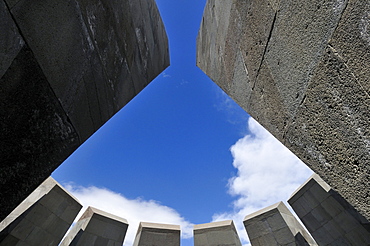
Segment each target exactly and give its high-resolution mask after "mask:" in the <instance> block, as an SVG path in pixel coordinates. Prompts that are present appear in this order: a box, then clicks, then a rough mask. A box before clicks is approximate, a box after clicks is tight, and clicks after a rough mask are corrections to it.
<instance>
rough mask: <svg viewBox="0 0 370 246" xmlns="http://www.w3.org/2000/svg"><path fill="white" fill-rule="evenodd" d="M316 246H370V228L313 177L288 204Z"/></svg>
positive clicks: (342, 200) (334, 192) (352, 209)
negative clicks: (317, 245) (313, 239)
mask: <svg viewBox="0 0 370 246" xmlns="http://www.w3.org/2000/svg"><path fill="white" fill-rule="evenodd" d="M288 202H289V204H290V205H291V206H292V208H293V209H294V211H295V212H296V214H297V215H298V217H299V218H300V219H301V221H302V222H303V224H304V225H305V226H306V228H307V230H308V231H309V232H310V233H311V235H312V236H313V237H314V238H315V240H316V242H317V243H318V244H319V245H348V246H350V245H370V224H369V221H367V220H366V219H365V218H364V217H363V216H361V215H360V214H359V213H358V212H357V211H356V210H355V209H354V208H353V207H352V206H351V205H350V204H349V203H348V202H347V201H346V200H344V199H343V198H342V197H341V196H340V195H339V194H338V193H337V192H336V191H334V190H333V189H332V188H331V187H330V186H329V185H328V184H327V183H325V182H324V181H323V180H322V179H321V178H320V177H319V176H318V175H317V174H313V175H312V176H311V177H310V178H309V179H308V180H307V181H306V182H305V183H304V184H303V185H302V186H301V187H299V188H298V189H297V190H296V191H295V192H294V193H293V194H292V196H291V198H290V199H289V200H288Z"/></svg>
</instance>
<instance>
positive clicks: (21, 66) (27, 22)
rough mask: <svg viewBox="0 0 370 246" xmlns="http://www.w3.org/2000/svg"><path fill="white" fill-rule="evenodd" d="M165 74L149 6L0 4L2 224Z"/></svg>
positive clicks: (0, 0)
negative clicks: (34, 191) (105, 124)
mask: <svg viewBox="0 0 370 246" xmlns="http://www.w3.org/2000/svg"><path fill="white" fill-rule="evenodd" d="M107 40H109V42H108V41H107ZM168 65H169V51H168V42H167V35H166V31H165V28H164V25H163V22H162V20H161V17H160V14H159V11H158V9H157V6H156V3H155V0H124V1H111V0H91V1H85V0H66V1H59V0H34V1H32V2H30V1H25V0H20V1H18V0H16V1H14V0H0V129H1V136H0V160H1V170H0V187H1V189H0V198H1V199H0V208H1V209H0V220H3V219H4V218H5V217H6V216H7V215H8V214H9V213H10V212H11V211H12V210H13V209H14V208H15V207H16V206H17V205H18V204H20V203H21V202H22V201H23V200H24V199H25V198H26V197H27V196H28V195H29V194H30V193H31V192H32V191H33V190H34V189H35V188H36V187H37V186H38V185H40V184H41V183H42V181H44V180H45V179H46V178H47V177H48V176H50V174H51V173H52V172H53V171H54V170H55V169H56V168H57V167H58V166H59V165H60V164H61V163H62V162H63V161H64V160H65V159H66V158H67V157H68V156H69V155H70V154H72V153H73V151H74V150H76V149H77V148H78V147H79V146H80V145H81V144H82V143H83V142H84V141H85V140H86V139H87V138H89V137H90V136H91V135H92V134H93V133H94V132H95V131H96V130H97V129H99V128H100V127H101V126H102V125H103V124H104V123H105V122H107V121H108V120H109V119H110V118H111V117H112V116H113V115H114V114H115V113H117V112H118V111H119V110H120V109H121V108H122V107H123V106H124V105H126V104H127V103H128V102H129V101H130V100H131V99H132V98H133V97H135V96H136V95H137V94H138V93H139V92H140V91H141V90H142V89H143V88H144V87H145V86H146V85H148V84H149V82H151V81H152V80H153V79H154V78H155V77H156V76H157V75H158V74H159V73H161V72H162V71H163V70H164V69H165V68H166V67H167V66H168ZM14 184H17V185H14Z"/></svg>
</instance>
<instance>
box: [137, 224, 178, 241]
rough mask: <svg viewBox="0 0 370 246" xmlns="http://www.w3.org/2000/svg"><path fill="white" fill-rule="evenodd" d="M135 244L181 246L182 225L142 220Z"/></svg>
mask: <svg viewBox="0 0 370 246" xmlns="http://www.w3.org/2000/svg"><path fill="white" fill-rule="evenodd" d="M133 246H180V226H178V225H167V224H156V223H147V222H140V225H139V228H138V230H137V233H136V237H135V241H134V244H133Z"/></svg>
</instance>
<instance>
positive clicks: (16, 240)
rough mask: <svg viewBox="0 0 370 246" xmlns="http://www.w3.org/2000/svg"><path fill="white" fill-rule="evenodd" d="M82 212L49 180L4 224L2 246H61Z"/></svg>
mask: <svg viewBox="0 0 370 246" xmlns="http://www.w3.org/2000/svg"><path fill="white" fill-rule="evenodd" d="M81 208H82V205H81V204H80V203H79V202H78V201H77V200H76V199H75V198H74V197H73V196H72V195H71V194H69V193H68V192H67V191H66V190H65V189H64V188H63V187H62V186H60V185H59V184H58V183H57V182H56V181H55V180H54V179H53V178H51V177H49V178H48V179H47V180H45V181H44V182H43V183H42V184H41V185H40V186H39V187H37V189H36V190H35V191H33V192H32V193H31V194H30V195H29V196H28V197H27V198H26V199H25V200H24V201H23V202H22V203H21V204H20V205H19V206H18V207H17V208H16V209H15V210H14V211H12V213H11V214H10V215H9V216H7V217H6V218H5V219H4V220H3V221H1V222H0V245H1V246H12V245H25V246H26V245H30V246H31V245H58V244H59V242H60V241H61V240H62V238H63V236H64V234H65V233H66V232H67V230H68V228H69V227H70V226H71V224H72V222H73V220H74V219H75V217H76V216H77V214H78V212H79V211H80V209H81Z"/></svg>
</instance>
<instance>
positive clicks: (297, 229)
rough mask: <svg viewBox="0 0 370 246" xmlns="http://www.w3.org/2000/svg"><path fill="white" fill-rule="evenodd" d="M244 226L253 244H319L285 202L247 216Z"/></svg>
mask: <svg viewBox="0 0 370 246" xmlns="http://www.w3.org/2000/svg"><path fill="white" fill-rule="evenodd" d="M244 226H245V229H246V231H247V233H248V237H249V240H250V242H251V244H252V246H275V245H276V246H278V245H279V246H280V245H286V246H296V245H298V246H307V245H317V244H316V242H315V241H314V240H313V239H312V238H311V236H310V235H309V234H308V233H307V232H306V230H305V229H304V228H303V226H302V225H301V224H300V223H299V222H298V220H297V219H296V218H295V217H294V216H293V214H292V213H291V212H290V211H289V209H288V208H287V207H286V206H285V205H284V203H283V202H278V203H276V204H274V205H271V206H269V207H266V208H264V209H261V210H259V211H257V212H255V213H252V214H250V215H248V216H246V217H245V218H244Z"/></svg>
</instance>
